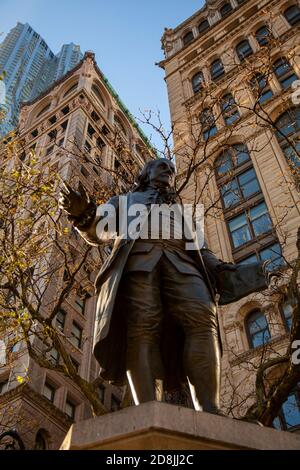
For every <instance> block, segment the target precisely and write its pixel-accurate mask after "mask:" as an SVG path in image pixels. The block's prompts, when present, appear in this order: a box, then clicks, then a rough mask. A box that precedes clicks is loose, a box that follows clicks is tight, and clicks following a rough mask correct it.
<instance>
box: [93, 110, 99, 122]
mask: <svg viewBox="0 0 300 470" xmlns="http://www.w3.org/2000/svg"><path fill="white" fill-rule="evenodd" d="M91 118H92V119H93V121H96V122H97V121H99V119H100V117H99V116H98V114H97V113H95V111H92V113H91Z"/></svg>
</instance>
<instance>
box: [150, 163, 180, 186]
mask: <svg viewBox="0 0 300 470" xmlns="http://www.w3.org/2000/svg"><path fill="white" fill-rule="evenodd" d="M174 176H175V165H174V164H173V163H172V162H171V161H170V160H167V159H161V160H157V161H155V162H154V163H153V165H152V166H151V168H150V170H149V180H150V184H151V185H154V186H155V185H156V184H159V185H162V186H171V185H172V183H173V178H174Z"/></svg>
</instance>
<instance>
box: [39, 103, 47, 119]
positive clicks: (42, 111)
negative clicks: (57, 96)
mask: <svg viewBox="0 0 300 470" xmlns="http://www.w3.org/2000/svg"><path fill="white" fill-rule="evenodd" d="M49 108H50V103H49V104H47V106H45V107H44V108H43V109H42V110H41V111H40V112H39V113H38V115H37V116H36V117H37V118H39V117H40V116H41V115H42V114H44V113H45V112H46V111H48V109H49Z"/></svg>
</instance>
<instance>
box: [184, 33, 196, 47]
mask: <svg viewBox="0 0 300 470" xmlns="http://www.w3.org/2000/svg"><path fill="white" fill-rule="evenodd" d="M193 39H194V35H193V31H189V32H188V33H186V34H185V35H184V36H183V38H182V42H183V45H184V46H186V45H187V44H190V42H192V41H193Z"/></svg>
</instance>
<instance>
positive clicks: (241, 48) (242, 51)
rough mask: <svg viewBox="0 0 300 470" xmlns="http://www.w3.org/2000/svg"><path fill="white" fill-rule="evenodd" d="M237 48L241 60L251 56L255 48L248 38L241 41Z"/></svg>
mask: <svg viewBox="0 0 300 470" xmlns="http://www.w3.org/2000/svg"><path fill="white" fill-rule="evenodd" d="M235 50H236V53H237V55H238V58H239V59H240V61H241V62H242V61H243V60H244V59H246V57H249V56H250V55H251V54H253V50H252V47H251V46H250V43H249V41H248V39H244V40H243V41H241V42H239V43H238V45H237V46H236V48H235Z"/></svg>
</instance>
